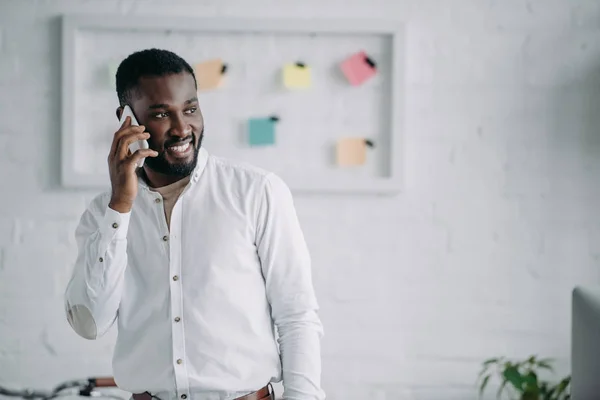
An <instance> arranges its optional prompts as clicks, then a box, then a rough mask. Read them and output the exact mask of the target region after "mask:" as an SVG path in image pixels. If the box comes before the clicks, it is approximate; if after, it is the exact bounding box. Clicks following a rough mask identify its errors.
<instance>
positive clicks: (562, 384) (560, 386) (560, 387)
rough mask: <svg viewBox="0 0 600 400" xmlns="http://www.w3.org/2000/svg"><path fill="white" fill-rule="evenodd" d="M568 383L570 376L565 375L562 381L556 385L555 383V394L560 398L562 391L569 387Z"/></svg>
mask: <svg viewBox="0 0 600 400" xmlns="http://www.w3.org/2000/svg"><path fill="white" fill-rule="evenodd" d="M570 383H571V377H570V376H567V377H566V378H564V379H563V380H562V381H560V383H559V384H558V385H556V395H557V397H559V398H560V395H561V394H563V393H565V391H566V390H567V388H568V387H569V384H570Z"/></svg>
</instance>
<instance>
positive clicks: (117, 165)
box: [108, 107, 158, 213]
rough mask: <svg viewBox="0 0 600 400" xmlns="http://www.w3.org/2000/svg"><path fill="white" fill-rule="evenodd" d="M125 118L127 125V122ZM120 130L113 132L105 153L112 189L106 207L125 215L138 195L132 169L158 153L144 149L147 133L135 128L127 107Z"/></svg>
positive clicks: (136, 179)
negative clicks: (106, 154) (108, 150)
mask: <svg viewBox="0 0 600 400" xmlns="http://www.w3.org/2000/svg"><path fill="white" fill-rule="evenodd" d="M127 117H129V122H128V121H127ZM120 120H121V121H122V123H121V127H120V128H119V130H117V131H116V132H115V135H114V137H113V141H112V145H111V148H110V152H109V154H108V171H109V173H110V184H111V187H112V194H111V199H110V202H109V204H108V206H109V207H110V208H112V209H113V210H115V211H118V212H120V213H126V212H129V211H130V210H131V208H132V207H133V202H134V200H135V198H136V196H137V192H138V176H137V174H136V171H135V170H136V169H137V168H138V166H141V165H142V164H143V163H142V162H140V160H143V159H144V158H146V157H156V156H158V153H157V152H156V151H154V150H151V149H149V148H148V142H147V141H146V140H147V139H148V138H150V134H149V133H148V132H145V127H144V126H143V125H139V124H138V122H137V121H136V120H135V117H134V116H133V112H131V109H130V108H129V107H125V108H124V110H123V115H122V116H121V118H120Z"/></svg>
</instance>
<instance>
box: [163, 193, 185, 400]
mask: <svg viewBox="0 0 600 400" xmlns="http://www.w3.org/2000/svg"><path fill="white" fill-rule="evenodd" d="M180 230H181V202H177V203H176V205H175V207H174V209H173V211H172V213H171V229H170V232H169V235H168V236H167V235H165V236H164V238H163V240H164V241H165V242H167V241H168V242H169V244H168V249H169V250H168V251H169V254H170V257H169V275H170V276H171V278H170V279H171V283H170V286H171V291H170V292H171V304H170V307H171V310H170V311H171V318H172V320H171V321H172V323H171V324H172V327H171V329H172V338H173V356H174V366H175V367H174V368H175V371H174V372H175V384H176V392H177V396H178V397H179V398H180V399H188V398H189V397H190V393H189V381H188V375H187V372H188V371H187V367H186V363H187V360H186V352H185V335H184V322H183V320H182V317H183V288H182V277H181V259H182V254H181V251H182V249H181V242H180V239H179V238H180Z"/></svg>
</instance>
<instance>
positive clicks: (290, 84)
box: [283, 63, 311, 89]
mask: <svg viewBox="0 0 600 400" xmlns="http://www.w3.org/2000/svg"><path fill="white" fill-rule="evenodd" d="M283 84H284V86H285V87H287V88H288V89H306V88H309V87H310V85H311V70H310V67H309V66H308V65H305V64H301V63H296V64H286V65H285V66H284V67H283Z"/></svg>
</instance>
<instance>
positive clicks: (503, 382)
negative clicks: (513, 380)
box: [496, 379, 508, 399]
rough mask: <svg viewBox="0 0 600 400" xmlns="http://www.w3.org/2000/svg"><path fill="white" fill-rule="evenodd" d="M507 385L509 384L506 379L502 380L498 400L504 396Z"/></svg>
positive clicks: (497, 393)
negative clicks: (503, 392)
mask: <svg viewBox="0 0 600 400" xmlns="http://www.w3.org/2000/svg"><path fill="white" fill-rule="evenodd" d="M507 383H508V381H507V380H506V379H504V380H502V384H501V385H500V387H499V388H498V391H497V392H496V398H497V399H499V398H500V396H502V391H503V390H504V387H505V386H506V384H507Z"/></svg>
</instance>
